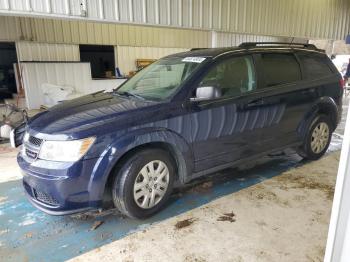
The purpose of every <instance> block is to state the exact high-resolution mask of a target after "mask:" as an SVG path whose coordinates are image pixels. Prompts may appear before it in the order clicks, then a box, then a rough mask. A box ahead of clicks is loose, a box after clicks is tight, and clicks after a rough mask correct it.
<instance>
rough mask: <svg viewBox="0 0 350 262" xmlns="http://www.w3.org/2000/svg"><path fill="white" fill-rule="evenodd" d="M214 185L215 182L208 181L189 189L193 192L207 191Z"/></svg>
mask: <svg viewBox="0 0 350 262" xmlns="http://www.w3.org/2000/svg"><path fill="white" fill-rule="evenodd" d="M212 187H213V182H212V181H208V182H204V183H202V184H199V185H197V186H194V187H192V188H191V189H190V190H189V191H190V192H193V193H206V192H208V191H210V190H211V188H212Z"/></svg>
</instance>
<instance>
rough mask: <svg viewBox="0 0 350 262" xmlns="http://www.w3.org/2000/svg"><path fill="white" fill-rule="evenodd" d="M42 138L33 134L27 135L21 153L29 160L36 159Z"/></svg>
mask: <svg viewBox="0 0 350 262" xmlns="http://www.w3.org/2000/svg"><path fill="white" fill-rule="evenodd" d="M42 143H43V140H42V139H40V138H37V137H35V136H29V137H28V139H27V140H25V141H24V143H23V147H24V151H23V153H24V154H25V155H26V156H27V157H28V158H29V159H31V160H36V159H37V158H38V156H39V151H40V146H41V144H42Z"/></svg>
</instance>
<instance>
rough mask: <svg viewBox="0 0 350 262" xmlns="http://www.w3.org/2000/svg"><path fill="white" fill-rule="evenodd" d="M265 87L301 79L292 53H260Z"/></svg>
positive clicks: (298, 67)
mask: <svg viewBox="0 0 350 262" xmlns="http://www.w3.org/2000/svg"><path fill="white" fill-rule="evenodd" d="M261 58H262V64H263V72H264V77H265V83H266V86H267V87H270V86H275V85H280V84H284V83H291V82H295V81H298V80H301V71H300V66H299V63H298V61H297V60H296V59H295V57H294V55H293V54H261Z"/></svg>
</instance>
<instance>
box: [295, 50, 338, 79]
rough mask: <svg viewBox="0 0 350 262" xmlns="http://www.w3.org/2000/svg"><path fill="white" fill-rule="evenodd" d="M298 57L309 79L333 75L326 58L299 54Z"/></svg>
mask: <svg viewBox="0 0 350 262" xmlns="http://www.w3.org/2000/svg"><path fill="white" fill-rule="evenodd" d="M298 57H299V59H300V62H301V63H302V65H303V68H304V71H305V76H306V78H307V79H317V78H322V77H325V76H327V75H331V74H333V72H332V70H331V68H330V67H329V65H328V60H327V59H328V58H327V57H326V56H323V55H318V54H302V53H301V54H298Z"/></svg>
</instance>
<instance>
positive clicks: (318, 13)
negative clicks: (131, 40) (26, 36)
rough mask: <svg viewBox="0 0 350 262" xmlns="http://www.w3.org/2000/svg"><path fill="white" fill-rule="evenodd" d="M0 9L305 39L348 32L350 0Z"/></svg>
mask: <svg viewBox="0 0 350 262" xmlns="http://www.w3.org/2000/svg"><path fill="white" fill-rule="evenodd" d="M0 12H1V13H3V14H20V15H36V16H56V17H61V18H73V19H85V20H86V19H89V20H98V21H109V22H121V23H147V24H149V25H159V26H170V27H186V28H200V29H205V30H217V31H227V32H236V33H249V34H255V35H273V36H297V37H304V38H325V39H344V37H345V35H346V34H348V33H349V31H350V1H349V0H306V1H305V0H119V1H117V0H0Z"/></svg>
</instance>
